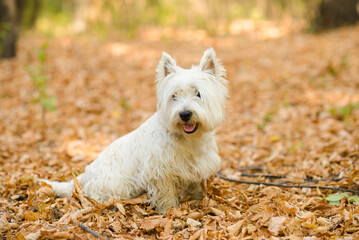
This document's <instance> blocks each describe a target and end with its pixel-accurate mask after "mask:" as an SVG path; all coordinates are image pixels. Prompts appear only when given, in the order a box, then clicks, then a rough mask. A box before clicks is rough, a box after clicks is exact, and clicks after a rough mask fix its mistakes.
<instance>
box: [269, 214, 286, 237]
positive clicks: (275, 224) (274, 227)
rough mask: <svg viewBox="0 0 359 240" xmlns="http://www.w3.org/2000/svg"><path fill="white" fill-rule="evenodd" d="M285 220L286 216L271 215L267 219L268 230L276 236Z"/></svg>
mask: <svg viewBox="0 0 359 240" xmlns="http://www.w3.org/2000/svg"><path fill="white" fill-rule="evenodd" d="M285 221H286V217H283V216H282V217H272V218H271V219H270V220H269V226H268V231H269V232H270V233H271V234H273V235H274V236H277V235H278V234H279V231H280V230H281V229H282V228H283V227H284V222H285Z"/></svg>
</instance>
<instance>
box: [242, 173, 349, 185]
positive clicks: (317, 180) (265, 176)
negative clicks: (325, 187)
mask: <svg viewBox="0 0 359 240" xmlns="http://www.w3.org/2000/svg"><path fill="white" fill-rule="evenodd" d="M240 175H241V176H242V177H263V178H268V179H281V178H295V179H302V180H305V182H307V183H308V182H314V183H317V182H319V181H329V182H339V181H340V180H342V179H343V178H335V177H337V176H334V177H332V178H330V179H326V178H320V179H310V178H301V177H294V176H290V175H280V174H256V173H244V172H240Z"/></svg>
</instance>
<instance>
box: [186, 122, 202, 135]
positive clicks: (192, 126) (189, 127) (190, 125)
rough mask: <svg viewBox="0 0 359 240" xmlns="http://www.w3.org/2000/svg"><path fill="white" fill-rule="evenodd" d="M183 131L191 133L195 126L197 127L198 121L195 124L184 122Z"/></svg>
mask: <svg viewBox="0 0 359 240" xmlns="http://www.w3.org/2000/svg"><path fill="white" fill-rule="evenodd" d="M182 126H183V131H184V132H185V133H187V134H191V133H194V132H195V131H197V128H198V123H196V124H190V123H186V124H183V125H182Z"/></svg>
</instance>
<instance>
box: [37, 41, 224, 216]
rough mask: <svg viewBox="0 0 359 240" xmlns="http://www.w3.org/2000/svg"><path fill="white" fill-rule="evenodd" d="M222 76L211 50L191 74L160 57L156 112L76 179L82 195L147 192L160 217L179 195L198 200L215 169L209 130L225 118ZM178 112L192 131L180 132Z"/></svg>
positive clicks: (68, 188)
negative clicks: (184, 113)
mask: <svg viewBox="0 0 359 240" xmlns="http://www.w3.org/2000/svg"><path fill="white" fill-rule="evenodd" d="M224 77H225V70H224V68H223V67H222V66H221V64H220V62H219V60H218V59H217V58H216V55H215V52H214V50H213V49H212V48H210V49H208V50H207V51H205V53H204V55H203V57H202V60H201V62H200V64H199V66H193V67H192V68H191V69H182V68H180V67H178V66H177V65H176V63H175V61H174V60H173V59H172V58H171V57H170V56H169V55H168V54H166V53H163V55H162V58H161V60H160V62H159V64H158V67H157V97H158V105H157V112H156V113H155V114H154V115H153V116H151V117H150V118H149V119H148V120H147V121H146V122H145V123H143V124H142V125H141V126H140V127H139V128H137V129H136V130H134V131H133V132H131V133H129V134H127V135H125V136H123V137H120V138H118V139H117V140H116V141H114V142H113V143H112V144H110V145H109V146H108V147H107V148H106V149H105V150H104V151H103V152H102V153H100V154H99V156H98V157H97V159H96V160H95V161H94V162H93V163H91V164H90V165H89V166H87V167H86V170H85V172H84V173H83V174H81V175H80V176H79V177H78V180H79V182H80V183H81V184H82V186H83V189H84V192H85V194H86V195H87V196H89V197H91V198H94V199H95V200H97V201H100V202H103V201H107V200H108V199H109V198H111V197H112V198H119V199H128V198H134V197H137V196H139V195H140V194H142V193H145V192H147V193H148V194H149V196H150V203H151V204H153V205H154V206H156V208H157V209H158V210H159V211H161V212H162V213H164V212H165V211H166V210H167V209H168V208H170V207H171V206H178V204H179V200H178V198H179V197H181V196H184V195H187V194H190V195H191V196H192V198H200V197H201V196H202V189H201V185H200V183H201V181H202V180H204V179H207V178H209V177H210V176H211V175H212V174H213V173H215V171H216V170H217V169H218V167H219V164H220V158H219V156H218V149H217V144H216V141H215V138H214V135H215V133H214V129H215V127H216V126H217V125H218V124H219V123H220V122H221V121H222V120H223V118H224V105H225V101H226V98H227V88H226V84H227V81H226V80H225V79H224ZM198 92H200V97H199V96H197V95H198ZM181 111H191V112H192V117H191V119H190V120H189V121H188V122H189V123H191V124H198V129H197V131H195V132H194V133H192V134H188V133H186V132H185V131H184V127H183V124H184V122H183V121H182V120H181V118H180V117H179V113H180V112H181ZM43 181H45V182H47V183H48V184H50V185H52V187H53V189H54V191H55V193H56V194H57V195H58V196H60V197H70V196H71V195H72V190H73V186H74V183H73V181H71V182H66V183H62V182H53V181H48V180H43Z"/></svg>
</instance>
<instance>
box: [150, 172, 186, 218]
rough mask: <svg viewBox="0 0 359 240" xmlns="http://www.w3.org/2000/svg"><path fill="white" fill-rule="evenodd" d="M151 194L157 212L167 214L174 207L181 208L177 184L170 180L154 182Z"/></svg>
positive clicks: (151, 201) (152, 203)
mask: <svg viewBox="0 0 359 240" xmlns="http://www.w3.org/2000/svg"><path fill="white" fill-rule="evenodd" d="M149 194H150V196H151V198H150V203H151V205H153V206H155V207H156V209H157V211H159V212H161V213H162V214H166V210H167V209H169V208H170V207H172V206H174V207H178V206H179V200H178V196H177V191H176V184H175V183H174V182H173V181H171V180H169V179H161V180H156V181H155V182H153V184H152V186H151V189H150V191H149Z"/></svg>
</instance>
